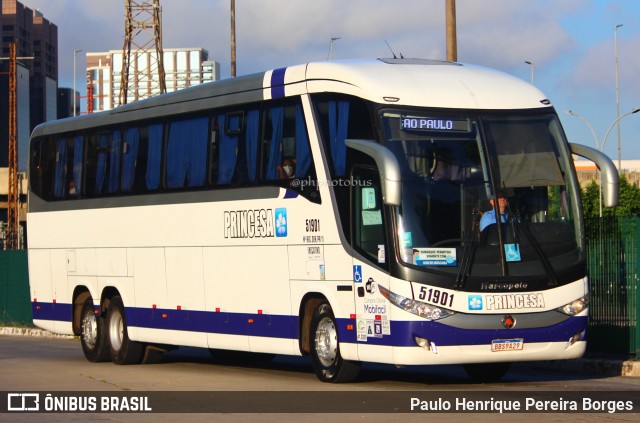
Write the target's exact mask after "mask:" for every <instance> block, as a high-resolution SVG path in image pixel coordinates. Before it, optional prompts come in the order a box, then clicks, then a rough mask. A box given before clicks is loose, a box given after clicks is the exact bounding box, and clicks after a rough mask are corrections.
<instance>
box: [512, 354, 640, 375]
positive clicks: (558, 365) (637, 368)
mask: <svg viewBox="0 0 640 423" xmlns="http://www.w3.org/2000/svg"><path fill="white" fill-rule="evenodd" d="M517 366H521V367H527V368H530V369H545V370H558V371H563V372H571V373H584V374H592V375H603V376H629V377H640V360H622V359H619V360H616V359H607V358H589V357H588V356H587V357H584V358H578V359H574V360H550V361H532V362H526V363H519V364H518V365H517Z"/></svg>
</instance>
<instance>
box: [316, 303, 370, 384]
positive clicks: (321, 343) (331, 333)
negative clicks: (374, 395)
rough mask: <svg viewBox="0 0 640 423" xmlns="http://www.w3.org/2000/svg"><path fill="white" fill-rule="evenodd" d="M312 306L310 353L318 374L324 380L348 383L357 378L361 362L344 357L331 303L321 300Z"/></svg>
mask: <svg viewBox="0 0 640 423" xmlns="http://www.w3.org/2000/svg"><path fill="white" fill-rule="evenodd" d="M316 304H317V305H316V306H315V307H312V309H313V314H312V316H311V322H310V332H309V337H310V339H309V341H310V342H309V347H310V351H309V354H310V355H311V360H312V364H313V369H314V370H315V372H316V376H317V377H318V379H319V380H320V381H322V382H331V383H346V382H351V381H353V380H355V379H356V378H357V377H358V372H359V371H360V362H358V361H350V360H345V359H343V358H342V356H341V354H340V340H339V338H338V325H337V321H336V318H335V316H334V314H333V310H332V308H331V305H330V304H329V302H328V301H326V300H321V301H319V302H318V303H316Z"/></svg>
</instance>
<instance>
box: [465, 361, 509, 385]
mask: <svg viewBox="0 0 640 423" xmlns="http://www.w3.org/2000/svg"><path fill="white" fill-rule="evenodd" d="M509 367H511V363H481V364H465V365H464V371H465V372H467V375H469V376H470V377H471V378H472V379H473V380H475V381H477V382H482V383H486V382H497V381H498V380H500V379H501V378H502V377H503V376H504V375H506V374H507V372H508V371H509Z"/></svg>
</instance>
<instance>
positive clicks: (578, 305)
mask: <svg viewBox="0 0 640 423" xmlns="http://www.w3.org/2000/svg"><path fill="white" fill-rule="evenodd" d="M588 307H589V294H587V295H585V296H584V297H582V298H578V299H577V300H574V301H571V302H570V303H569V304H565V305H563V306H562V307H558V308H557V309H556V310H558V311H559V312H561V313H564V314H568V315H569V316H576V315H578V314H580V313H582V312H583V311H584V310H586V309H587V308H588Z"/></svg>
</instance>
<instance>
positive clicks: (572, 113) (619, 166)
mask: <svg viewBox="0 0 640 423" xmlns="http://www.w3.org/2000/svg"><path fill="white" fill-rule="evenodd" d="M638 112H640V108H635V109H633V110H631V111H630V112H627V113H625V114H624V115H622V116H620V117H619V118H617V119H616V120H614V121H613V123H612V124H611V125H610V126H609V129H607V132H606V133H605V135H604V139H603V141H602V145H601V146H598V137H597V136H596V132H595V131H594V130H593V127H592V126H591V125H590V124H589V122H588V121H587V120H586V119H585V118H584V117H582V116H581V115H579V114H578V113H575V112H573V111H571V110H566V113H567V114H568V115H571V116H575V117H577V118H579V119H580V120H582V121H583V122H584V123H585V124H586V125H587V126H588V127H589V129H590V130H591V134H592V135H593V139H594V140H595V141H596V148H598V149H599V150H600V151H601V152H603V151H604V145H605V144H606V142H607V138H608V137H609V133H610V132H611V129H613V127H614V126H615V125H616V124H620V121H621V120H622V119H623V118H624V117H626V116H629V115H632V114H634V113H638ZM618 151H620V149H618ZM621 170H622V168H621V165H620V161H618V173H620V171H621ZM598 202H599V203H600V206H599V208H600V210H599V211H600V217H602V173H600V184H599V194H598Z"/></svg>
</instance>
